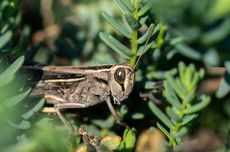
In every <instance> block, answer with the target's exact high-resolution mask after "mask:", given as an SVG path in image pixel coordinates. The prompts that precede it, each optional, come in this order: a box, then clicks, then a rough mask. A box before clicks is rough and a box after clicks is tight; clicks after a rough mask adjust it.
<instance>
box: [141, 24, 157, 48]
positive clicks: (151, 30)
mask: <svg viewBox="0 0 230 152" xmlns="http://www.w3.org/2000/svg"><path fill="white" fill-rule="evenodd" d="M153 31H154V24H151V25H150V26H149V28H148V30H147V32H146V33H145V34H144V35H143V36H142V37H140V38H139V39H138V40H137V42H138V44H142V43H144V42H145V41H146V40H147V38H148V37H149V34H151V35H153V33H154V32H153Z"/></svg>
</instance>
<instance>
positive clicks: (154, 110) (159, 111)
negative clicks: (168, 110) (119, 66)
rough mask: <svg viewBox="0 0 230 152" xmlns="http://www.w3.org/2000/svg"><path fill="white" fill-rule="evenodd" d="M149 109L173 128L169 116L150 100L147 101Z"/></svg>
mask: <svg viewBox="0 0 230 152" xmlns="http://www.w3.org/2000/svg"><path fill="white" fill-rule="evenodd" d="M148 106H149V108H150V110H151V111H152V112H153V113H154V114H155V115H156V116H157V117H158V118H159V119H160V120H161V121H162V122H163V123H164V124H165V125H166V126H167V127H168V128H173V126H174V125H173V123H172V122H171V121H170V120H169V118H168V117H167V116H166V115H165V114H164V113H163V112H162V111H161V110H160V109H159V108H158V107H157V106H156V105H155V104H154V103H152V101H149V102H148Z"/></svg>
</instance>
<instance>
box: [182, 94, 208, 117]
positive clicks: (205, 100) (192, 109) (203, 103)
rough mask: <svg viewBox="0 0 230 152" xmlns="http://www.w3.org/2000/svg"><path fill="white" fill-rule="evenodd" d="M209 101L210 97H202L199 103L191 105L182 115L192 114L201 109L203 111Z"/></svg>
mask: <svg viewBox="0 0 230 152" xmlns="http://www.w3.org/2000/svg"><path fill="white" fill-rule="evenodd" d="M210 100H211V99H210V97H207V96H202V97H201V102H200V103H198V104H196V105H193V106H192V107H190V108H188V109H186V110H185V111H184V113H185V114H193V113H196V112H199V111H201V110H202V109H204V108H205V107H206V106H207V105H208V104H209V103H210Z"/></svg>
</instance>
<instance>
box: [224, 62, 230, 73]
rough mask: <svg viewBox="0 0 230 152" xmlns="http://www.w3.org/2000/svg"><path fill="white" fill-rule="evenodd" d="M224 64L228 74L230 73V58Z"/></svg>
mask: <svg viewBox="0 0 230 152" xmlns="http://www.w3.org/2000/svg"><path fill="white" fill-rule="evenodd" d="M224 66H225V68H226V71H227V72H228V74H230V60H228V61H225V62H224Z"/></svg>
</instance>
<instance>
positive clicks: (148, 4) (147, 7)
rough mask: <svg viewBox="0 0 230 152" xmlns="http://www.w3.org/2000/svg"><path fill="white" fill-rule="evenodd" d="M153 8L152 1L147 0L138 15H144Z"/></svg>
mask: <svg viewBox="0 0 230 152" xmlns="http://www.w3.org/2000/svg"><path fill="white" fill-rule="evenodd" d="M151 8H152V1H151V0H150V1H147V2H146V3H145V4H144V6H143V7H142V8H141V9H140V10H139V12H138V16H143V15H144V14H145V13H147V12H148V11H149V10H150V9H151Z"/></svg>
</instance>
